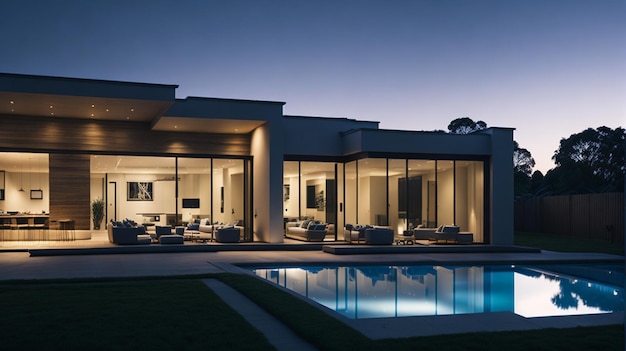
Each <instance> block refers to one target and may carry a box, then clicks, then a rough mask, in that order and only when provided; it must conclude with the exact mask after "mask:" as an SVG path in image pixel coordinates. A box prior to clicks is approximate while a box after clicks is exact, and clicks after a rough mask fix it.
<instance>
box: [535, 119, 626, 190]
mask: <svg viewBox="0 0 626 351" xmlns="http://www.w3.org/2000/svg"><path fill="white" fill-rule="evenodd" d="M624 140H626V131H625V130H624V129H623V128H621V127H618V128H616V129H614V130H613V129H611V128H608V127H599V128H597V129H592V128H587V129H585V130H584V131H582V132H580V133H576V134H572V135H570V136H569V137H568V138H563V139H561V141H560V144H559V149H558V150H557V151H556V152H555V153H554V156H552V159H553V160H554V162H555V163H556V167H555V168H554V169H551V170H550V171H548V173H547V174H546V177H545V183H546V186H547V187H548V188H549V189H550V190H551V191H552V192H554V193H557V194H576V193H578V194H584V193H598V192H613V191H615V192H621V191H624V172H625V171H626V165H625V164H624Z"/></svg>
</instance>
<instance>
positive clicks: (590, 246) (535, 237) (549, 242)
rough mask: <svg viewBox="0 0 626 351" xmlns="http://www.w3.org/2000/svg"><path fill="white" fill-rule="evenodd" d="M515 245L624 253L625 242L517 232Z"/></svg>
mask: <svg viewBox="0 0 626 351" xmlns="http://www.w3.org/2000/svg"><path fill="white" fill-rule="evenodd" d="M515 245H519V246H530V247H538V248H541V249H544V250H551V251H564V252H601V253H608V254H614V255H624V245H623V244H612V243H610V242H608V241H601V240H585V239H577V238H569V237H564V236H561V235H554V234H544V233H529V232H516V233H515Z"/></svg>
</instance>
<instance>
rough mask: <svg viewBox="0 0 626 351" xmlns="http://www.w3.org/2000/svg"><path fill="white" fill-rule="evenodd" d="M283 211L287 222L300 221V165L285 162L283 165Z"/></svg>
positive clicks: (294, 162)
mask: <svg viewBox="0 0 626 351" xmlns="http://www.w3.org/2000/svg"><path fill="white" fill-rule="evenodd" d="M283 210H284V212H285V213H284V218H285V220H286V221H297V220H299V219H300V163H299V162H298V161H285V162H284V165H283Z"/></svg>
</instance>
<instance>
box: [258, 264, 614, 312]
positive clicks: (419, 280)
mask: <svg viewBox="0 0 626 351" xmlns="http://www.w3.org/2000/svg"><path fill="white" fill-rule="evenodd" d="M251 269H252V270H253V272H254V273H255V274H256V275H257V276H259V277H262V278H264V279H266V280H268V281H270V282H273V283H275V284H278V285H280V286H282V287H284V288H287V289H290V290H292V291H294V292H296V293H298V294H300V295H302V296H305V297H307V298H309V299H311V300H313V301H315V302H317V303H319V304H321V305H323V306H326V307H328V308H330V309H332V310H334V311H336V312H338V313H340V314H342V315H344V316H345V317H348V318H351V319H364V318H389V317H408V316H436V315H451V314H468V313H488V312H503V311H509V312H513V313H515V314H518V315H521V316H524V317H547V316H561V315H581V314H597V313H611V312H616V311H623V310H624V296H623V290H624V289H623V282H624V267H623V265H584V266H582V265H572V264H569V265H540V266H539V265H538V266H530V265H527V266H516V265H506V266H504V265H500V266H479V265H468V266H422V265H415V266H403V265H386V266H316V267H309V266H306V267H254V268H251Z"/></svg>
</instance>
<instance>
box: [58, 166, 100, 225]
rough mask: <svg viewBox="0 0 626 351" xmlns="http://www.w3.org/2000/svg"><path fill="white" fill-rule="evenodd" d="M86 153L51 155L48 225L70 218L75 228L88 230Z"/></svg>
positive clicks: (89, 203)
mask: <svg viewBox="0 0 626 351" xmlns="http://www.w3.org/2000/svg"><path fill="white" fill-rule="evenodd" d="M89 159H90V157H89V155H72V154H50V225H51V227H54V226H55V225H56V224H57V221H58V220H59V219H65V218H68V219H73V220H74V221H75V224H76V229H77V230H89V229H90V217H91V198H90V185H89V183H90V180H91V178H90V176H89V174H90V167H89V162H90V161H89Z"/></svg>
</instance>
